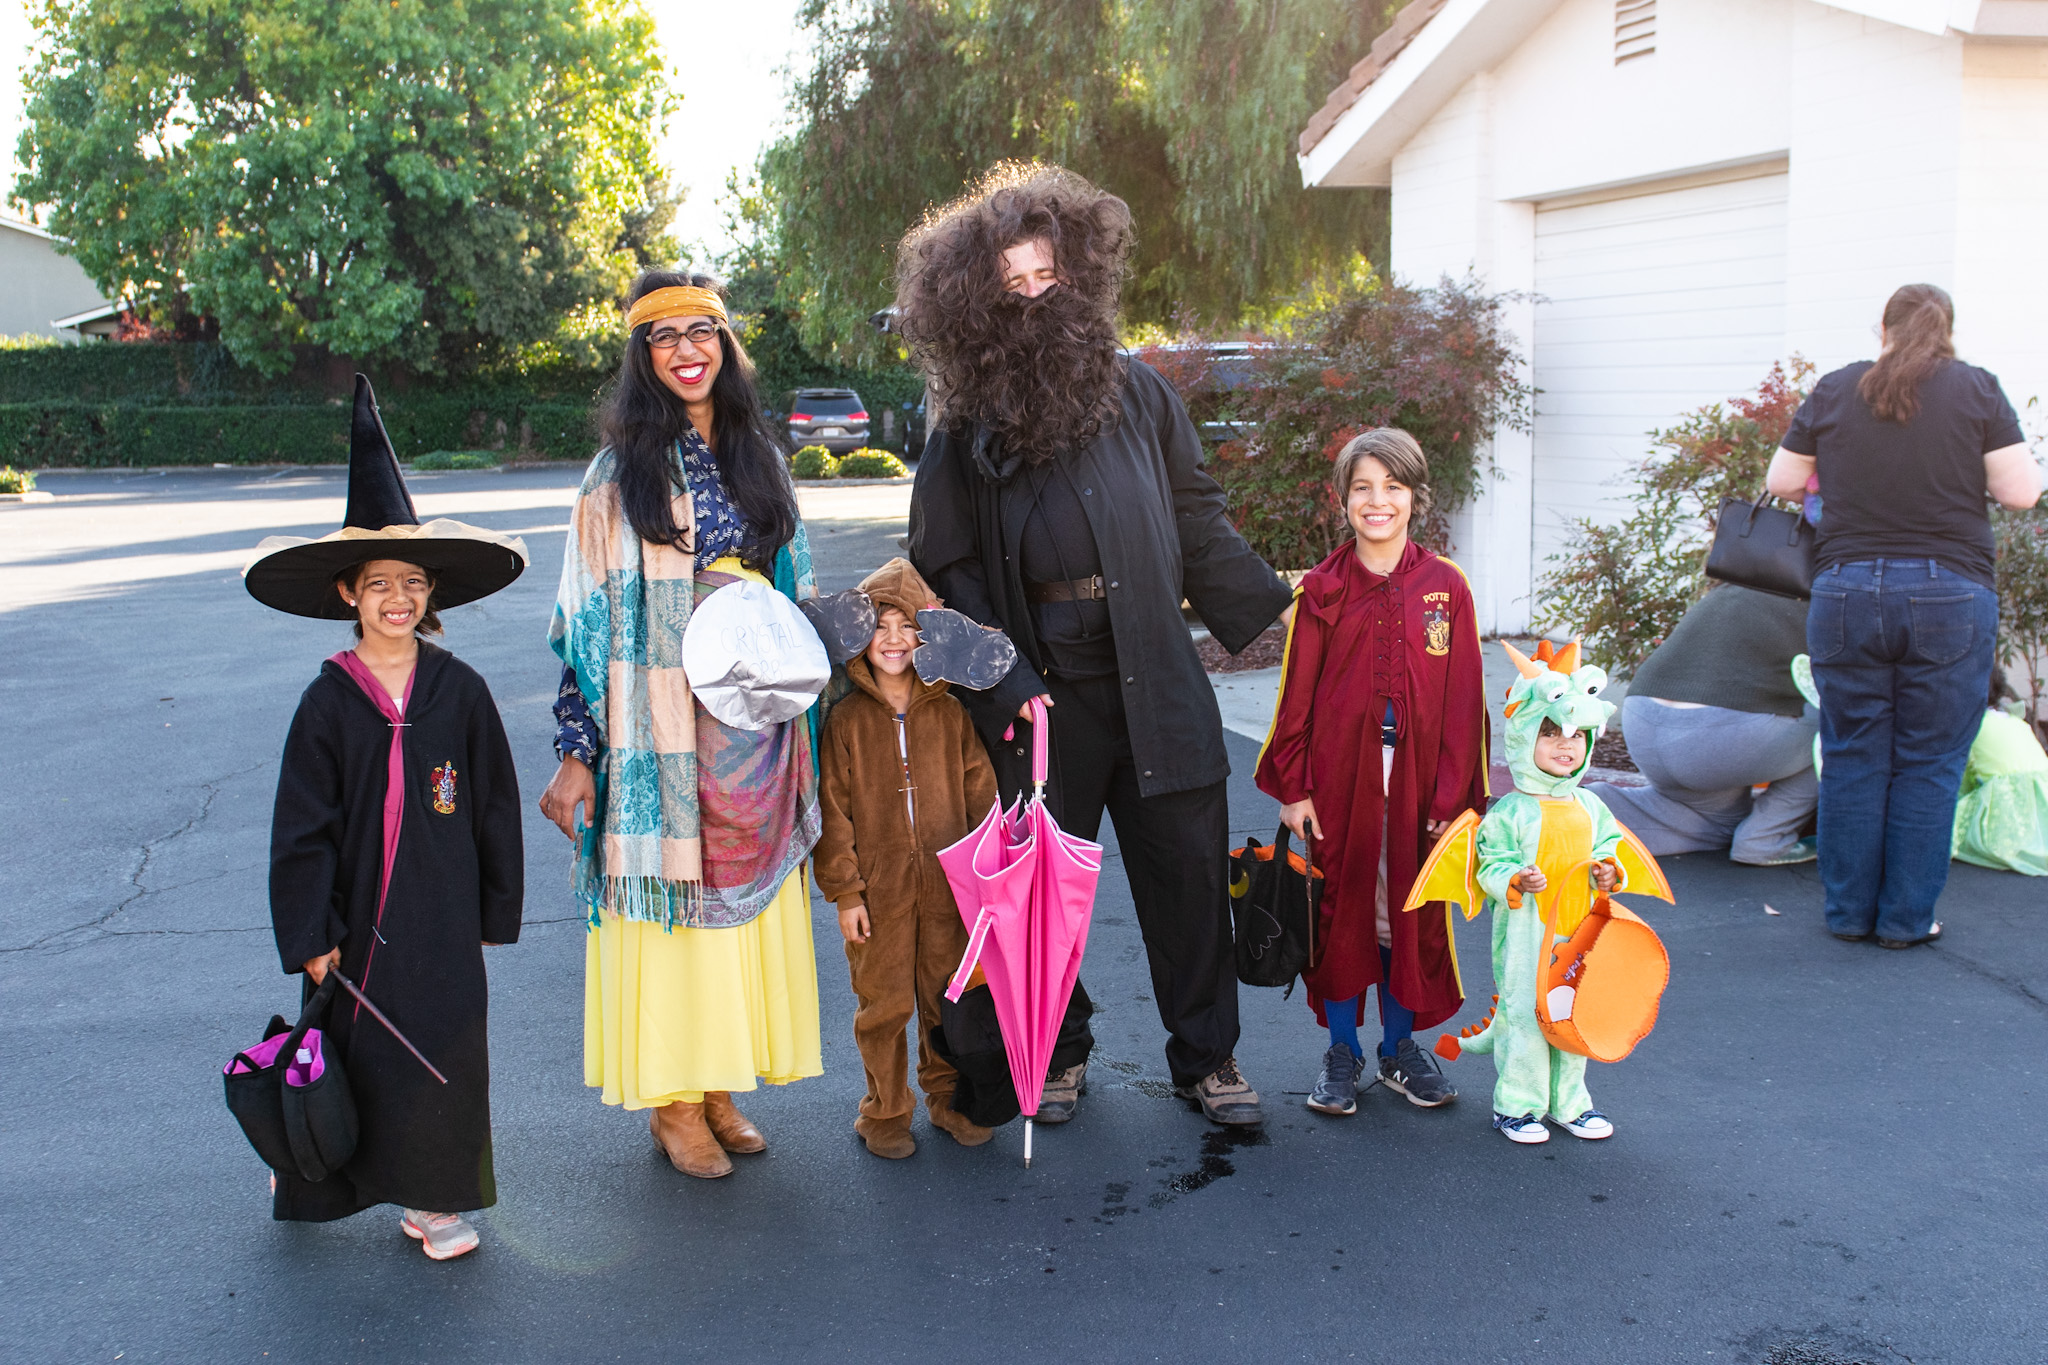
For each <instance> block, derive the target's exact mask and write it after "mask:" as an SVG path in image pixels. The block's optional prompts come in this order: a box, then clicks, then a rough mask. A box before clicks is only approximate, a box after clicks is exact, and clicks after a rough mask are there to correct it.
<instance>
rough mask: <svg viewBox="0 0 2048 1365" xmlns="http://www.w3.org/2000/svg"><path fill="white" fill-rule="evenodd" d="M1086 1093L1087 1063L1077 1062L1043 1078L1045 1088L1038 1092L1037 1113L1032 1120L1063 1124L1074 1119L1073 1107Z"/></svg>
mask: <svg viewBox="0 0 2048 1365" xmlns="http://www.w3.org/2000/svg"><path fill="white" fill-rule="evenodd" d="M1087 1093H1088V1063H1086V1062H1078V1063H1076V1064H1075V1065H1073V1066H1070V1067H1068V1068H1067V1069H1066V1070H1065V1071H1055V1072H1053V1073H1052V1074H1051V1075H1050V1076H1047V1077H1046V1078H1045V1088H1044V1089H1043V1090H1040V1091H1039V1092H1038V1112H1037V1113H1036V1114H1034V1115H1032V1118H1033V1119H1034V1120H1035V1121H1036V1122H1039V1123H1065V1122H1066V1121H1067V1120H1068V1119H1070V1118H1072V1117H1074V1107H1075V1106H1076V1105H1078V1104H1080V1103H1081V1097H1082V1096H1083V1095H1085V1094H1087Z"/></svg>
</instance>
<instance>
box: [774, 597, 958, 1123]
mask: <svg viewBox="0 0 2048 1365" xmlns="http://www.w3.org/2000/svg"><path fill="white" fill-rule="evenodd" d="M860 586H861V590H862V591H863V592H865V593H867V594H868V596H869V597H871V598H872V599H873V600H874V604H875V610H876V612H878V613H879V612H880V611H881V610H882V609H883V608H885V607H895V608H896V609H897V610H898V611H901V612H902V613H903V614H904V615H905V616H908V617H909V618H910V619H911V621H912V622H913V623H915V622H916V620H917V611H918V608H920V607H930V606H937V605H940V603H939V600H938V598H937V597H935V596H934V595H933V594H932V591H931V589H930V588H928V587H927V586H926V585H925V581H924V579H922V578H921V577H919V576H918V573H917V570H915V569H913V568H911V567H910V565H909V564H908V563H907V562H905V561H904V560H901V559H892V560H890V561H889V562H888V563H887V564H884V565H883V566H882V567H881V568H879V569H877V570H875V572H874V573H872V574H869V575H868V577H867V578H866V579H865V580H863V581H862V583H861V585H860ZM846 672H847V676H848V677H849V678H850V679H851V680H852V682H853V684H854V691H853V692H852V693H851V694H850V695H849V696H847V698H846V699H845V700H844V701H842V702H840V703H839V704H838V705H837V706H835V707H834V708H833V709H832V714H831V716H830V718H829V719H828V720H827V721H826V724H825V734H824V738H823V741H822V743H821V745H820V749H821V752H820V754H819V770H820V772H819V790H818V798H819V806H820V808H821V810H822V813H823V816H824V831H823V833H822V834H821V835H820V836H819V838H818V847H817V852H816V854H815V855H814V856H815V857H816V860H817V876H818V885H819V887H820V888H822V889H823V891H824V893H825V895H826V897H827V899H829V900H831V901H833V902H834V903H835V904H837V905H838V906H839V908H840V909H842V910H845V909H848V908H850V907H852V906H856V905H863V904H864V905H866V906H867V911H868V941H867V942H866V943H848V944H847V945H846V961H847V965H848V966H849V967H850V968H851V969H852V974H853V993H854V997H855V1000H856V1001H857V1008H856V1009H855V1011H854V1016H853V1038H854V1042H855V1044H856V1045H857V1046H858V1047H859V1048H860V1056H861V1063H862V1065H863V1066H865V1067H866V1068H867V1074H868V1093H867V1096H866V1097H865V1098H864V1099H862V1100H861V1103H860V1119H859V1121H858V1122H857V1123H856V1124H855V1125H854V1126H855V1129H856V1130H857V1131H858V1132H860V1133H861V1135H862V1136H864V1137H868V1136H873V1135H875V1134H878V1133H881V1132H884V1131H887V1130H889V1129H892V1128H893V1129H907V1128H908V1127H909V1125H910V1116H911V1114H912V1113H913V1112H914V1111H915V1109H916V1101H915V1100H913V1099H912V1097H911V1094H910V1086H909V1083H908V1075H907V1073H908V1070H909V1056H908V1051H907V1048H906V1046H905V1043H904V1034H903V1030H904V1026H905V1025H906V1024H908V1023H909V1022H910V1016H911V1011H912V1009H913V1008H915V1010H916V1013H917V1083H918V1086H919V1088H920V1089H922V1090H923V1091H924V1093H925V1103H926V1105H927V1107H929V1108H931V1109H932V1110H933V1111H935V1112H936V1111H939V1110H942V1109H946V1108H948V1107H950V1106H949V1104H948V1102H949V1101H950V1100H951V1098H952V1095H953V1088H954V1076H955V1072H954V1070H953V1068H952V1067H951V1066H950V1065H949V1064H948V1063H946V1062H945V1061H944V1060H943V1059H941V1058H940V1057H939V1056H938V1055H937V1054H936V1053H934V1052H933V1051H932V1048H931V1041H930V1040H931V1031H932V1026H933V1025H934V1024H936V1023H937V1022H938V1019H939V996H940V993H941V992H942V991H944V989H945V986H946V980H947V978H948V977H950V976H951V975H952V973H953V970H954V968H955V967H957V966H959V964H960V955H961V954H962V953H963V952H964V951H966V948H967V930H966V927H965V926H964V925H963V924H962V923H961V920H960V911H959V909H958V908H957V906H956V905H955V904H954V901H953V892H952V889H951V888H950V887H949V886H948V885H947V884H946V874H945V873H944V872H943V871H941V870H940V868H939V863H938V859H937V858H936V857H935V856H934V855H935V854H936V853H937V852H938V851H939V850H940V849H942V848H945V847H946V846H947V845H948V844H953V843H957V842H958V841H959V840H961V839H962V838H965V837H966V835H967V832H968V831H969V830H970V829H972V828H974V826H975V825H976V824H978V823H980V821H981V819H982V817H983V816H985V815H987V814H988V810H989V807H990V806H992V805H993V804H995V800H996V778H995V771H994V769H993V768H991V767H990V766H989V761H988V754H987V753H986V751H984V750H983V748H982V746H981V741H980V740H979V739H978V738H977V737H976V736H975V733H974V726H973V724H972V722H970V721H969V720H968V719H967V713H966V712H965V711H963V710H962V709H961V708H960V703H959V702H958V701H956V700H954V699H953V698H952V697H951V696H949V695H947V687H946V684H945V683H943V682H940V683H925V682H922V681H920V680H919V679H918V677H917V675H916V674H915V673H913V674H911V675H910V682H911V688H912V692H911V700H910V707H909V710H908V711H907V712H906V713H905V714H904V715H903V716H901V717H899V716H897V715H896V712H895V709H894V708H893V707H891V706H890V705H889V704H888V703H887V702H885V701H883V700H882V694H881V691H880V689H878V688H877V687H876V685H875V679H874V674H873V672H872V671H871V670H870V669H869V667H868V661H867V658H866V656H865V655H862V656H861V657H859V658H856V659H854V660H852V661H851V662H850V663H848V664H847V665H846ZM899 737H900V739H901V741H902V744H901V747H900V748H899ZM906 763H907V764H908V767H909V774H908V780H907V782H906V778H905V772H904V768H905V765H906Z"/></svg>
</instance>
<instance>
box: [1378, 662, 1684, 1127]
mask: <svg viewBox="0 0 2048 1365" xmlns="http://www.w3.org/2000/svg"><path fill="white" fill-rule="evenodd" d="M1502 648H1504V649H1506V650H1507V651H1508V653H1509V654H1510V655H1511V656H1512V657H1513V659H1514V661H1515V667H1516V669H1517V670H1518V671H1519V672H1520V674H1521V676H1520V677H1519V678H1518V679H1516V681H1515V683H1514V685H1513V686H1512V687H1511V688H1510V689H1509V691H1508V702H1507V710H1506V714H1507V725H1506V740H1507V745H1506V747H1507V757H1508V770H1509V772H1510V773H1511V774H1512V775H1513V777H1514V780H1515V790H1513V791H1512V792H1509V793H1508V794H1507V795H1505V796H1503V797H1501V798H1500V799H1499V800H1498V801H1496V802H1495V803H1494V805H1493V808H1492V810H1490V811H1489V812H1487V815H1486V818H1485V819H1484V820H1481V819H1479V818H1478V817H1477V815H1476V814H1475V813H1472V812H1468V813H1466V814H1465V815H1464V816H1462V817H1461V818H1460V819H1459V820H1458V821H1456V822H1455V823H1454V824H1453V825H1452V826H1451V828H1450V829H1449V830H1447V831H1445V833H1444V836H1443V838H1442V839H1441V840H1440V841H1439V843H1438V845H1437V847H1436V849H1435V850H1434V851H1433V852H1432V853H1431V854H1430V858H1429V862H1428V863H1427V864H1426V865H1425V867H1424V869H1423V871H1422V873H1421V875H1419V876H1418V877H1417V878H1416V882H1415V890H1414V892H1413V893H1412V895H1411V896H1410V905H1411V906H1412V905H1416V904H1420V903H1421V901H1422V899H1423V898H1424V897H1425V896H1441V897H1443V898H1445V899H1450V900H1456V901H1458V902H1460V903H1461V904H1463V905H1464V906H1465V908H1466V915H1467V917H1468V918H1469V917H1470V916H1472V915H1474V914H1477V913H1478V910H1479V908H1480V897H1481V895H1482V894H1483V895H1484V898H1485V899H1484V906H1485V908H1487V909H1489V910H1491V911H1493V977H1494V984H1495V989H1497V990H1498V991H1499V994H1498V995H1497V996H1495V997H1494V998H1495V1002H1496V1004H1495V1009H1494V1011H1493V1012H1491V1013H1489V1015H1488V1017H1487V1019H1486V1021H1485V1022H1484V1023H1483V1024H1481V1025H1480V1026H1479V1027H1477V1028H1474V1029H1468V1030H1466V1031H1465V1033H1464V1035H1462V1036H1459V1037H1452V1036H1450V1035H1445V1036H1444V1037H1443V1038H1441V1039H1439V1040H1438V1043H1437V1052H1438V1053H1439V1054H1440V1055H1442V1056H1444V1057H1446V1058H1449V1059H1455V1058H1456V1057H1458V1056H1459V1055H1460V1053H1462V1052H1491V1053H1492V1054H1493V1060H1494V1066H1495V1068H1496V1070H1497V1071H1498V1074H1499V1079H1498V1081H1497V1082H1496V1083H1495V1085H1494V1089H1493V1126H1494V1127H1495V1128H1496V1129H1497V1130H1499V1131H1500V1133H1501V1134H1502V1135H1503V1136H1505V1137H1507V1138H1508V1139H1509V1140H1510V1141H1513V1142H1520V1143H1536V1142H1547V1141H1548V1140H1549V1138H1550V1131H1549V1129H1547V1128H1545V1127H1544V1125H1543V1120H1544V1119H1545V1118H1548V1119H1550V1120H1551V1121H1552V1122H1554V1123H1557V1124H1559V1125H1560V1126H1562V1127H1563V1128H1564V1130H1565V1131H1566V1132H1568V1133H1570V1134H1572V1135H1573V1136H1574V1137H1581V1138H1605V1137H1610V1136H1612V1135H1613V1133H1614V1125H1613V1123H1612V1122H1610V1121H1609V1120H1608V1118H1607V1116H1606V1115H1604V1114H1602V1113H1601V1112H1600V1111H1599V1110H1598V1109H1595V1108H1594V1107H1593V1101H1592V1097H1591V1096H1589V1095H1588V1094H1587V1093H1586V1060H1587V1058H1588V1057H1589V1056H1591V1057H1598V1058H1600V1059H1601V1060H1603V1061H1618V1060H1619V1059H1620V1058H1621V1057H1623V1056H1626V1055H1627V1054H1628V1051H1629V1050H1630V1049H1631V1048H1633V1047H1634V1046H1635V1044H1636V1043H1637V1042H1638V1041H1640V1040H1641V1039H1642V1038H1643V1037H1644V1036H1645V1035H1647V1034H1648V1033H1649V1031H1650V1027H1651V1025H1652V1024H1653V1023H1654V1022H1655V1020H1656V1013H1657V1002H1658V1000H1659V998H1660V997H1661V996H1662V994H1663V990H1664V983H1665V981H1666V980H1667V979H1668V978H1669V975H1670V962H1669V959H1668V958H1667V957H1666V956H1665V955H1664V948H1663V945H1662V944H1661V943H1659V942H1658V941H1657V937H1656V935H1655V933H1653V932H1652V931H1651V930H1650V928H1649V926H1648V925H1646V924H1644V923H1643V922H1642V921H1641V920H1639V919H1637V918H1636V917H1635V916H1634V915H1632V914H1630V913H1629V912H1628V911H1627V910H1625V909H1623V908H1621V907H1619V906H1616V905H1614V904H1613V903H1612V902H1611V901H1610V900H1609V899H1608V897H1609V894H1610V893H1612V892H1614V891H1618V890H1620V889H1622V888H1623V887H1629V886H1631V884H1633V885H1632V889H1634V890H1636V891H1639V892H1642V893H1644V894H1648V895H1654V896H1661V897H1662V898H1663V899H1665V900H1670V899H1671V890H1670V886H1669V885H1668V884H1667V883H1666V882H1665V880H1664V874H1663V873H1662V871H1660V870H1659V869H1658V867H1657V864H1656V861H1655V859H1653V858H1651V857H1650V855H1649V853H1648V851H1647V850H1645V849H1644V848H1643V847H1642V845H1641V844H1640V843H1638V842H1637V841H1636V839H1635V836H1633V835H1631V834H1630V833H1629V832H1628V831H1627V830H1625V829H1623V828H1622V826H1621V825H1620V823H1619V822H1617V821H1616V820H1615V818H1614V816H1613V815H1612V814H1611V813H1609V811H1608V809H1607V807H1606V806H1605V805H1603V804H1602V803H1601V801H1600V798H1598V797H1597V796H1594V795H1593V794H1592V793H1591V792H1588V791H1585V790H1583V789H1582V788H1581V787H1580V786H1579V780H1580V778H1582V777H1583V776H1584V775H1585V772H1586V768H1587V767H1588V765H1589V764H1590V763H1591V762H1592V740H1593V738H1594V736H1596V735H1597V734H1599V733H1600V732H1601V731H1603V730H1604V729H1605V728H1606V725H1607V721H1608V718H1609V717H1610V716H1612V715H1613V714H1614V705H1613V703H1612V702H1608V701H1603V700H1601V699H1600V697H1599V696H1598V695H1597V694H1598V692H1599V691H1600V689H1601V688H1602V687H1604V686H1606V683H1607V675H1606V674H1605V673H1603V672H1602V671H1601V670H1599V669H1598V668H1594V667H1592V666H1590V665H1587V666H1585V667H1581V666H1580V664H1579V647H1578V644H1577V643H1576V642H1574V643H1572V644H1569V645H1566V646H1565V647H1564V648H1563V649H1561V650H1558V649H1553V647H1552V646H1551V644H1550V642H1549V641H1547V640H1546V641H1544V642H1542V644H1541V645H1539V646H1538V648H1537V655H1536V658H1535V659H1530V658H1528V657H1526V656H1524V655H1523V654H1522V653H1521V652H1520V651H1519V650H1517V649H1516V648H1515V647H1514V646H1513V645H1510V644H1507V643H1506V642H1505V641H1503V642H1502ZM1475 835H1476V837H1475Z"/></svg>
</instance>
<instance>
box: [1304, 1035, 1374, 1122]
mask: <svg viewBox="0 0 2048 1365" xmlns="http://www.w3.org/2000/svg"><path fill="white" fill-rule="evenodd" d="M1364 1074H1365V1058H1363V1057H1361V1056H1359V1055H1358V1054H1357V1053H1355V1052H1353V1051H1352V1050H1351V1049H1350V1048H1349V1047H1348V1046H1346V1045H1345V1044H1343V1043H1333V1044H1331V1045H1330V1050H1329V1051H1328V1052H1325V1053H1324V1054H1323V1074H1322V1075H1321V1076H1319V1077H1317V1078H1316V1088H1315V1089H1313V1090H1311V1091H1309V1092H1308V1107H1309V1108H1311V1109H1313V1110H1315V1111H1316V1112H1317V1113H1318V1114H1355V1113H1357V1112H1358V1078H1359V1077H1361V1076H1363V1075H1364Z"/></svg>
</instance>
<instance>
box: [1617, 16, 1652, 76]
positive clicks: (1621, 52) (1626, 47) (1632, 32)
mask: <svg viewBox="0 0 2048 1365" xmlns="http://www.w3.org/2000/svg"><path fill="white" fill-rule="evenodd" d="M1656 50H1657V0H1614V64H1615V65H1616V66H1620V65H1621V64H1622V63H1623V62H1625V61H1628V60H1629V59H1630V58H1632V57H1647V56H1649V55H1650V54H1651V53H1652V52H1655V51H1656Z"/></svg>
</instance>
